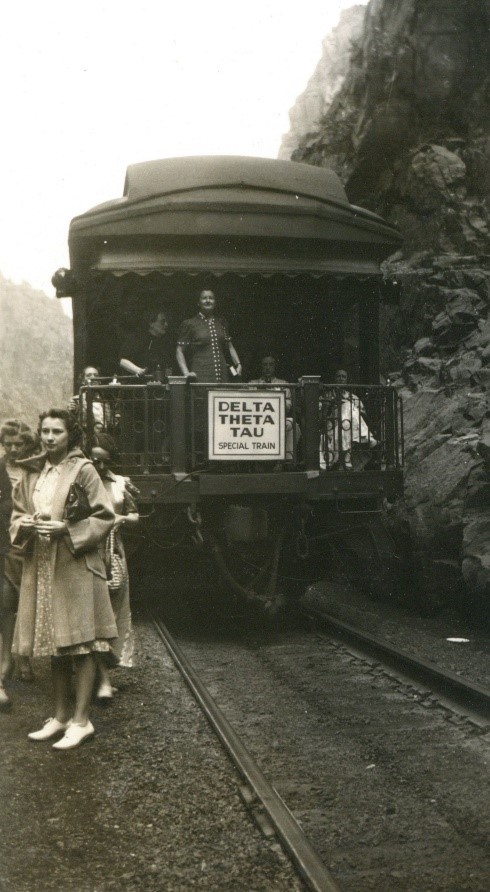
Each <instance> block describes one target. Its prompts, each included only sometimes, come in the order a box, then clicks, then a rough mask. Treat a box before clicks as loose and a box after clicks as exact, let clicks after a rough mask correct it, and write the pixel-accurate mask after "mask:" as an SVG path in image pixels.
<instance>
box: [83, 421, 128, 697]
mask: <svg viewBox="0 0 490 892" xmlns="http://www.w3.org/2000/svg"><path fill="white" fill-rule="evenodd" d="M90 454H91V458H92V461H93V463H94V465H95V467H96V469H97V472H98V474H99V476H100V478H101V480H102V483H103V485H104V489H105V491H106V493H107V495H108V496H109V499H110V501H111V504H112V507H113V509H114V512H115V515H116V521H115V523H114V528H113V532H114V545H115V548H116V550H117V552H118V554H120V556H121V558H122V562H123V567H124V574H123V575H124V578H123V582H122V584H121V586H120V588H119V589H118V590H117V591H111V603H112V609H113V611H114V616H115V618H116V625H117V633H118V639H117V641H115V642H114V644H113V651H114V653H115V655H116V657H117V660H118V665H119V666H123V667H124V668H131V667H132V665H133V652H134V636H133V626H132V622H131V608H130V603H129V577H128V565H127V562H126V555H125V553H124V544H123V540H122V537H121V528H122V527H123V526H134V525H135V524H137V523H138V521H139V514H138V508H137V506H136V502H135V500H134V498H133V496H132V495H131V493H130V492H129V491H128V481H127V480H126V478H125V477H121V476H120V475H119V474H114V473H113V472H112V471H111V465H112V464H114V462H115V461H116V460H117V457H118V456H117V447H116V444H115V443H114V440H113V439H112V437H110V436H109V434H106V433H104V432H100V433H98V434H96V435H95V439H94V445H93V447H92V450H91V453H90ZM111 535H112V533H111ZM97 664H98V669H99V679H100V681H99V686H98V689H97V698H98V699H99V700H108V699H111V698H112V695H113V690H112V686H111V679H110V676H109V672H108V668H107V665H106V661H105V660H104V656H103V654H101V655H99V656H98V657H97Z"/></svg>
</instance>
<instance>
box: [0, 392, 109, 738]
mask: <svg viewBox="0 0 490 892" xmlns="http://www.w3.org/2000/svg"><path fill="white" fill-rule="evenodd" d="M39 433H40V437H41V445H42V447H43V449H44V452H43V453H41V454H40V455H38V456H33V457H32V458H30V459H25V460H24V461H22V462H19V466H21V467H22V476H21V479H20V481H19V483H18V485H17V486H16V488H15V490H14V493H13V512H12V521H11V528H10V532H11V540H12V542H13V543H14V544H16V545H19V547H21V548H22V549H23V553H24V565H23V572H22V582H21V586H20V598H19V609H18V613H17V621H16V625H15V631H14V642H13V648H12V650H13V653H14V654H17V655H18V656H27V657H46V656H49V657H51V672H52V678H53V687H54V700H55V711H54V716H53V717H52V718H50V719H47V721H46V722H45V724H44V726H43V727H42V728H41V729H40V730H39V731H33V732H31V733H30V734H29V735H28V736H29V738H30V739H31V740H36V741H41V740H49V739H51V738H53V737H55V736H60V734H61V733H63V732H64V736H63V737H62V738H61V739H60V740H58V741H57V742H56V743H55V744H53V748H54V749H56V750H68V749H72V748H73V747H76V746H79V745H80V743H82V742H83V741H84V740H86V739H87V738H89V737H92V736H93V734H94V727H93V725H92V723H91V722H90V719H89V707H90V703H91V699H92V691H93V686H94V681H95V673H96V664H95V654H96V653H97V652H106V653H108V652H110V649H111V642H112V641H113V639H115V638H117V627H116V622H115V619H114V614H113V611H112V607H111V600H110V597H109V590H108V587H107V578H106V571H105V565H104V558H103V554H102V553H101V550H100V546H101V545H102V544H103V543H104V542H105V540H106V539H107V536H108V534H109V532H110V530H111V528H112V526H113V524H114V512H113V510H112V506H111V503H110V501H109V499H108V497H107V494H106V491H105V489H104V486H103V484H102V481H101V479H100V477H99V475H98V474H97V471H96V470H95V468H94V466H93V465H92V462H90V461H89V460H88V459H87V458H86V456H84V454H83V453H82V452H81V451H80V449H78V448H77V447H78V443H79V442H80V439H81V430H80V428H79V426H78V423H77V421H76V419H75V417H74V416H73V415H72V414H71V413H70V412H68V411H66V410H64V409H50V410H49V412H45V413H44V414H43V415H41V417H40V426H39ZM73 664H74V666H75V710H74V713H73V716H72V713H71V682H72V671H73Z"/></svg>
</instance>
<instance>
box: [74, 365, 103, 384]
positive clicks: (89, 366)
mask: <svg viewBox="0 0 490 892" xmlns="http://www.w3.org/2000/svg"><path fill="white" fill-rule="evenodd" d="M87 369H95V371H96V372H97V375H99V376H100V369H99V367H98V366H97V365H91V364H90V363H88V365H84V367H83V369H82V371H81V372H80V374H79V376H78V378H77V383H78V386H79V387H81V386H82V384H83V383H84V381H85V372H86V371H87Z"/></svg>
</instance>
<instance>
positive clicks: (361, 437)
mask: <svg viewBox="0 0 490 892" xmlns="http://www.w3.org/2000/svg"><path fill="white" fill-rule="evenodd" d="M402 466H403V415H402V403H401V400H400V398H399V396H398V394H397V392H396V390H394V388H392V387H384V386H377V385H370V386H367V385H352V386H349V387H345V385H344V386H343V385H329V384H322V385H321V387H320V469H321V470H327V471H328V470H357V471H360V470H364V469H376V470H385V469H387V468H396V469H398V468H401V467H402Z"/></svg>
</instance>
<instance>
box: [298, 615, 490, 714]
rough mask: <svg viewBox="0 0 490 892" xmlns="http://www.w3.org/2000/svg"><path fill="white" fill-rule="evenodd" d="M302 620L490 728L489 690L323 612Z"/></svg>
mask: <svg viewBox="0 0 490 892" xmlns="http://www.w3.org/2000/svg"><path fill="white" fill-rule="evenodd" d="M303 616H305V617H306V618H307V619H308V620H310V621H312V622H314V623H315V626H316V627H317V628H318V627H319V628H320V629H321V630H323V631H324V632H326V633H327V634H328V636H329V637H333V638H335V639H336V640H337V641H339V642H341V643H343V644H344V645H346V646H347V647H348V649H349V650H350V651H351V653H353V654H354V656H357V657H359V658H360V659H362V660H368V661H370V662H371V664H372V663H373V661H374V665H377V666H379V667H380V668H383V669H386V671H387V672H388V673H389V674H391V675H394V676H395V677H396V678H398V679H399V680H400V681H402V682H405V683H408V684H409V685H413V686H415V687H417V688H418V689H419V690H420V691H421V692H422V693H423V694H425V695H428V696H430V695H433V696H435V697H436V699H437V700H438V702H439V703H440V704H441V705H442V706H444V707H445V708H447V709H450V710H452V711H453V712H456V713H457V714H458V715H461V716H463V717H464V718H465V719H467V720H468V721H470V722H471V723H472V724H473V725H476V726H477V727H478V728H480V729H482V730H485V731H486V730H488V728H489V727H490V690H489V689H488V688H485V687H483V686H482V685H478V684H475V683H474V682H471V681H469V680H468V679H465V678H463V677H461V676H460V675H456V673H454V672H450V671H449V670H446V669H441V668H440V667H438V666H436V665H435V664H433V663H430V662H428V661H427V660H423V659H421V658H418V657H415V656H413V655H412V654H409V653H407V652H406V651H404V650H402V649H401V648H398V647H395V646H393V645H392V644H388V643H387V642H386V641H383V640H382V639H380V638H377V637H376V636H374V635H371V634H370V633H368V632H365V631H363V630H361V629H358V628H356V627H355V626H351V625H349V624H347V623H344V622H342V621H340V620H338V619H337V618H336V617H334V616H331V615H330V614H328V613H324V612H323V611H318V610H315V609H313V608H306V609H305V610H304V611H303Z"/></svg>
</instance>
